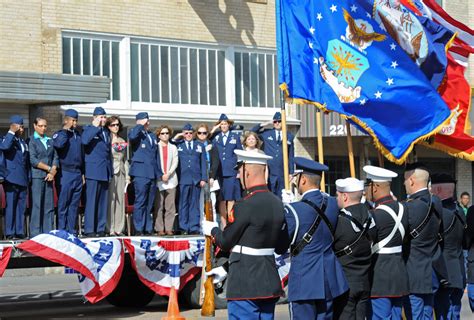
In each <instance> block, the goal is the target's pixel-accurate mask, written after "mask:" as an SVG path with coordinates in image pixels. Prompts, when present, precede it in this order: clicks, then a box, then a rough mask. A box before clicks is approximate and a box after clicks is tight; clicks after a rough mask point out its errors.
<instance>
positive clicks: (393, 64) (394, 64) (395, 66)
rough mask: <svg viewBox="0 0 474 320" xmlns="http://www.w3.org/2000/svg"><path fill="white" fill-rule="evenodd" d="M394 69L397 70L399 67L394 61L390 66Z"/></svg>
mask: <svg viewBox="0 0 474 320" xmlns="http://www.w3.org/2000/svg"><path fill="white" fill-rule="evenodd" d="M390 66H391V67H392V68H393V69H396V68H397V67H398V63H397V61H396V60H395V61H392V64H391V65H390Z"/></svg>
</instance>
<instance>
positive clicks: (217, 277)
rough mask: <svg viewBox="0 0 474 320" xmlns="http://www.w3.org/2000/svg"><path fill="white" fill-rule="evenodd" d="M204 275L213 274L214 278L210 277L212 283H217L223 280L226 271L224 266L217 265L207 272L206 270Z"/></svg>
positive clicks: (225, 276)
mask: <svg viewBox="0 0 474 320" xmlns="http://www.w3.org/2000/svg"><path fill="white" fill-rule="evenodd" d="M206 276H208V277H210V276H213V277H214V279H212V283H219V282H222V281H224V280H225V278H227V271H225V269H224V267H217V268H214V269H211V271H209V272H206Z"/></svg>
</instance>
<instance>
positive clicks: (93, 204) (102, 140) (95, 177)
mask: <svg viewBox="0 0 474 320" xmlns="http://www.w3.org/2000/svg"><path fill="white" fill-rule="evenodd" d="M106 120H107V116H106V113H105V110H104V109H103V108H102V107H96V108H95V109H94V113H93V120H92V125H88V126H86V127H85V128H84V132H83V133H82V144H83V145H84V153H85V165H86V166H85V177H86V208H85V216H84V234H85V235H86V236H87V237H93V236H98V237H104V236H105V228H106V223H107V210H108V193H109V182H110V180H111V179H112V175H113V169H112V151H111V148H112V143H111V140H110V133H109V131H108V130H107V129H106V128H105V121H106Z"/></svg>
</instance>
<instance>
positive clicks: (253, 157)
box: [234, 150, 273, 165]
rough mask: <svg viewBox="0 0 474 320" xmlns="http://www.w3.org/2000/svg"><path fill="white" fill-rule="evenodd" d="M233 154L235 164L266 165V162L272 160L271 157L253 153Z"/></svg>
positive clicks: (235, 151)
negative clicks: (235, 160)
mask: <svg viewBox="0 0 474 320" xmlns="http://www.w3.org/2000/svg"><path fill="white" fill-rule="evenodd" d="M234 153H235V154H236V155H237V164H240V163H249V164H250V163H252V164H263V165H266V164H267V161H268V160H270V159H273V157H271V156H267V155H266V154H264V153H260V152H255V151H246V150H234Z"/></svg>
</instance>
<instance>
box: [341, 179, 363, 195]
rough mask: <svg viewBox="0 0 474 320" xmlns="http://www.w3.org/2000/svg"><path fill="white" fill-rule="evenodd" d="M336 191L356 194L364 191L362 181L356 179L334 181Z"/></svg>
mask: <svg viewBox="0 0 474 320" xmlns="http://www.w3.org/2000/svg"><path fill="white" fill-rule="evenodd" d="M336 190H337V191H339V192H356V191H362V190H364V181H360V180H359V179H356V178H345V179H337V180H336Z"/></svg>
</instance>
